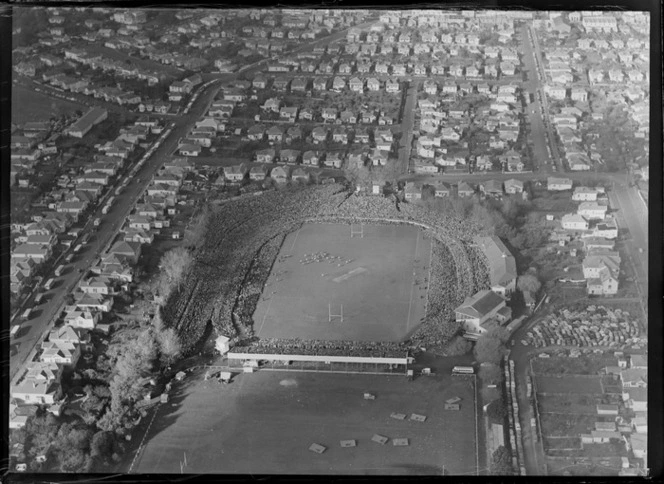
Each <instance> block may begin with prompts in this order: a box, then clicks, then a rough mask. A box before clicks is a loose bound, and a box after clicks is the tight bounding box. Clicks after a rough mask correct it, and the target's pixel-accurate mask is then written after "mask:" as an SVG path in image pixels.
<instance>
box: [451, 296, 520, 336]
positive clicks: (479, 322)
mask: <svg viewBox="0 0 664 484" xmlns="http://www.w3.org/2000/svg"><path fill="white" fill-rule="evenodd" d="M454 313H455V318H456V321H458V322H460V323H462V324H463V327H464V329H465V331H466V333H470V334H471V335H479V334H482V333H484V332H486V331H487V329H488V326H489V325H488V324H487V323H488V322H489V321H490V320H493V319H495V320H496V321H498V322H501V323H502V322H505V321H508V320H509V319H510V318H511V317H512V314H511V310H510V308H509V307H507V306H506V301H505V299H504V298H503V297H501V296H499V295H498V294H496V293H495V292H493V291H490V290H488V289H485V290H483V291H479V292H478V293H476V294H474V295H473V296H470V297H467V298H466V300H465V301H464V302H463V304H461V305H460V306H459V307H457V308H456V309H455V310H454Z"/></svg>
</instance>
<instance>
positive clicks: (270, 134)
mask: <svg viewBox="0 0 664 484" xmlns="http://www.w3.org/2000/svg"><path fill="white" fill-rule="evenodd" d="M265 134H267V139H268V141H273V142H276V143H281V141H282V140H283V138H284V131H283V129H281V128H280V127H279V126H271V127H270V128H269V129H268V130H267V131H266V133H265Z"/></svg>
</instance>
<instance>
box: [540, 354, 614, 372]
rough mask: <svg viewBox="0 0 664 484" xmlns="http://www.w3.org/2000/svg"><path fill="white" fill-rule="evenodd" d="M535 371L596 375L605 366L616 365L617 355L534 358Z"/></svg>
mask: <svg viewBox="0 0 664 484" xmlns="http://www.w3.org/2000/svg"><path fill="white" fill-rule="evenodd" d="M531 362H532V367H533V370H534V371H535V373H538V374H544V373H546V374H550V375H569V374H576V375H596V374H597V372H598V371H600V370H601V369H602V368H604V367H605V366H616V365H617V364H618V359H617V358H616V357H615V356H612V355H611V356H608V355H607V356H601V355H594V356H584V357H583V358H556V357H552V358H534V359H533V360H531Z"/></svg>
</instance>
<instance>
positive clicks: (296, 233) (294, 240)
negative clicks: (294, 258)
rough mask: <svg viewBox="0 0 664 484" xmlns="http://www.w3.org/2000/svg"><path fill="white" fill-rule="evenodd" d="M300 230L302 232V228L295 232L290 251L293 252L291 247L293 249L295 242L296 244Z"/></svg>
mask: <svg viewBox="0 0 664 484" xmlns="http://www.w3.org/2000/svg"><path fill="white" fill-rule="evenodd" d="M300 230H302V227H300V228H299V229H297V232H295V238H294V239H293V243H292V244H291V248H290V251H291V252H293V247H295V242H297V237H298V235H300Z"/></svg>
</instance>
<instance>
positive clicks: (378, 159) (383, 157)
mask: <svg viewBox="0 0 664 484" xmlns="http://www.w3.org/2000/svg"><path fill="white" fill-rule="evenodd" d="M388 155H389V152H387V151H384V150H381V149H378V148H376V149H374V150H373V151H372V152H371V155H370V159H371V164H372V165H374V166H385V165H387V160H388Z"/></svg>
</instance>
